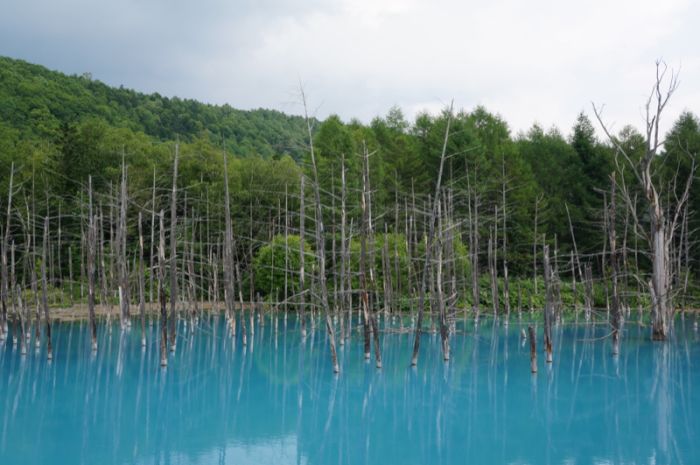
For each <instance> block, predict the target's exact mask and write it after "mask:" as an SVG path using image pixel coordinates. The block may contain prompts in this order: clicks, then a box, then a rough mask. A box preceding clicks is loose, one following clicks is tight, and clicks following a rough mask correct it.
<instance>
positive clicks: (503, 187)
mask: <svg viewBox="0 0 700 465" xmlns="http://www.w3.org/2000/svg"><path fill="white" fill-rule="evenodd" d="M501 163H502V167H501V169H502V176H503V180H502V183H501V195H502V201H503V207H502V208H503V309H504V311H505V314H506V323H508V318H509V317H510V290H509V289H508V245H507V244H508V229H506V218H507V214H506V211H507V209H506V164H505V159H504V158H502V159H501Z"/></svg>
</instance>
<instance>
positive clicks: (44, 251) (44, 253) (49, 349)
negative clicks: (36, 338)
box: [41, 216, 53, 360]
mask: <svg viewBox="0 0 700 465" xmlns="http://www.w3.org/2000/svg"><path fill="white" fill-rule="evenodd" d="M48 248H49V217H48V216H47V217H45V218H44V242H43V247H42V248H41V306H42V307H43V309H44V320H45V323H46V353H47V357H48V359H49V360H52V359H53V346H52V345H51V315H49V300H48V289H47V288H48V283H47V282H46V280H47V278H46V261H47V257H48Z"/></svg>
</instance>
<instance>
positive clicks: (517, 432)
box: [0, 317, 700, 465]
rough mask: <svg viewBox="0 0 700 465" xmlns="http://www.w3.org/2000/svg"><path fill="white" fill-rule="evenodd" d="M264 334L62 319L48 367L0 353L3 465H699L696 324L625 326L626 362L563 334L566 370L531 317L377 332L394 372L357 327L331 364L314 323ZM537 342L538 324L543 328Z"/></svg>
mask: <svg viewBox="0 0 700 465" xmlns="http://www.w3.org/2000/svg"><path fill="white" fill-rule="evenodd" d="M296 323H297V322H296V320H294V319H292V318H291V317H290V319H289V322H288V324H287V327H286V329H285V326H284V323H283V321H282V320H280V321H279V331H275V329H274V324H273V323H272V322H271V321H269V320H268V321H267V323H266V324H265V325H263V326H258V327H257V328H256V332H255V335H254V337H253V338H252V340H251V342H249V344H248V346H247V347H246V348H245V349H244V348H242V347H241V346H240V345H237V346H236V345H234V344H233V343H232V341H231V340H230V339H229V338H226V337H222V335H223V331H222V329H223V320H221V319H219V320H211V321H207V322H202V323H200V325H199V327H198V328H197V330H196V331H195V332H194V333H187V332H186V330H185V327H184V326H181V327H180V331H179V339H178V345H177V352H176V354H175V355H174V356H172V355H171V356H170V358H169V366H168V368H167V369H165V370H163V369H161V368H160V366H159V356H158V341H157V339H154V338H153V337H149V340H148V341H149V343H148V346H147V347H146V349H144V350H142V348H141V343H140V331H139V330H136V329H132V330H131V332H127V333H122V332H121V331H120V330H119V329H118V327H117V326H114V327H113V328H114V329H113V331H112V332H111V334H109V332H108V331H107V329H106V327H105V326H101V327H100V341H101V342H100V350H99V352H98V354H97V355H96V356H93V355H91V353H90V343H89V335H88V330H87V327H86V326H85V325H84V324H80V323H74V324H56V325H55V326H54V360H53V362H51V363H49V362H47V361H46V357H45V353H44V352H43V350H44V349H43V348H42V352H41V353H40V354H37V353H35V352H34V349H33V345H32V349H31V350H30V352H29V354H28V355H27V356H24V357H22V356H20V355H19V351H18V349H17V348H14V347H13V346H12V344H11V343H10V344H8V343H7V342H5V343H4V345H3V346H2V347H1V348H0V422H1V423H0V464H3V465H10V464H171V465H179V464H385V465H403V464H445V465H448V464H533V465H534V464H671V463H673V464H697V463H700V441H698V440H697V438H698V437H699V436H697V434H698V433H700V410H698V409H699V408H700V370H698V369H697V367H695V366H694V364H695V363H697V361H698V360H699V358H700V344H699V343H698V341H699V338H698V334H697V333H696V332H695V331H693V328H692V325H690V327H689V328H687V329H686V328H684V327H682V326H681V325H680V322H679V324H678V325H677V328H676V335H675V337H674V339H673V341H672V342H669V343H665V344H664V343H652V342H650V341H648V339H649V337H648V336H649V335H648V330H646V329H644V330H639V329H638V328H637V327H636V326H630V327H628V328H627V329H626V332H625V336H624V339H623V343H622V348H621V354H620V356H619V358H617V359H614V358H613V357H611V356H610V345H609V344H610V342H609V341H608V340H607V339H600V338H601V337H602V336H604V335H605V334H607V332H608V330H607V329H606V328H605V327H602V326H599V327H597V328H587V327H583V326H580V327H572V326H564V327H559V328H557V330H556V331H555V340H554V343H555V353H554V363H553V364H552V365H550V366H545V364H544V363H543V358H544V357H542V354H540V357H539V359H540V360H539V362H540V363H539V373H538V374H537V375H534V376H533V375H531V374H530V369H529V368H530V366H529V347H527V346H523V345H522V344H521V341H520V337H519V332H520V326H518V325H517V324H513V323H511V325H510V327H509V328H504V327H503V326H499V325H493V324H492V323H491V322H485V323H483V324H482V325H481V327H480V328H479V329H478V330H477V329H474V327H473V326H471V325H469V326H467V329H466V331H464V332H463V333H461V334H458V335H455V336H454V337H453V338H452V360H451V361H450V362H449V363H448V364H445V363H443V362H442V360H441V356H440V349H439V339H438V337H437V336H436V335H431V334H427V335H425V337H424V338H423V344H422V347H421V358H420V362H419V366H418V368H417V369H412V368H410V367H409V366H408V365H409V360H410V351H411V343H412V335H408V334H386V335H384V337H383V338H382V347H383V356H384V368H383V369H382V370H377V369H376V368H375V367H374V363H366V362H365V361H364V360H363V356H362V344H361V339H360V336H359V335H355V336H353V339H352V340H350V341H349V344H346V345H345V346H344V347H341V348H339V357H340V359H341V369H342V373H341V374H340V376H334V375H333V374H332V373H331V370H330V362H329V358H328V350H327V340H326V338H325V334H324V333H323V332H322V331H321V330H320V329H318V330H316V331H314V332H312V333H311V335H310V336H309V337H308V338H307V340H306V341H305V342H304V343H302V341H300V338H299V331H298V329H297V326H296ZM539 334H541V331H540V333H539Z"/></svg>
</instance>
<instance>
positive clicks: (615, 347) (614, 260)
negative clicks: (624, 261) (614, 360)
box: [608, 173, 622, 355]
mask: <svg viewBox="0 0 700 465" xmlns="http://www.w3.org/2000/svg"><path fill="white" fill-rule="evenodd" d="M610 181H611V182H610V210H609V212H608V239H609V241H610V269H611V270H612V279H611V284H612V315H611V316H612V321H611V323H612V328H613V331H612V341H613V344H612V353H613V355H617V354H619V352H620V329H621V328H620V327H621V324H622V314H621V311H620V290H619V286H618V279H619V274H620V265H619V260H618V251H617V234H616V229H615V223H616V221H615V220H616V218H617V211H616V206H617V203H616V201H615V198H616V197H617V192H616V191H617V189H616V187H617V183H616V179H615V173H613V174H612V175H611V176H610Z"/></svg>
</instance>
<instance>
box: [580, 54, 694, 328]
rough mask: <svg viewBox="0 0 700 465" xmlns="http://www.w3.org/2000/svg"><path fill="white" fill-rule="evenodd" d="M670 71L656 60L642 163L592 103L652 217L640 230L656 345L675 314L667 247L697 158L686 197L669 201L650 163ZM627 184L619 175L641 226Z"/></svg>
mask: <svg viewBox="0 0 700 465" xmlns="http://www.w3.org/2000/svg"><path fill="white" fill-rule="evenodd" d="M666 73H667V67H666V65H665V64H662V63H661V62H658V61H657V63H656V79H655V82H654V85H653V87H652V91H651V93H650V95H649V98H648V100H647V102H646V106H645V110H646V125H645V129H646V134H645V153H644V155H643V156H642V157H641V159H639V160H638V161H636V160H634V159H633V157H632V156H631V154H629V153H628V152H627V150H626V149H625V148H624V147H623V146H622V145H621V144H620V143H619V142H618V139H617V138H615V137H614V136H613V135H612V134H611V133H610V132H609V130H608V127H607V126H606V125H605V124H604V123H603V120H602V108H599V107H596V106H595V105H593V111H594V113H595V115H596V118H597V119H598V122H599V123H600V125H601V127H602V128H603V131H604V132H605V134H606V136H607V137H608V139H609V140H610V142H611V143H612V145H613V146H614V147H615V149H616V150H617V153H618V154H619V155H621V157H622V160H620V157H616V158H615V161H616V167H617V171H619V172H620V173H624V171H625V170H629V171H631V172H632V174H633V175H634V178H635V180H636V182H637V184H638V187H639V188H640V189H641V190H642V192H643V194H644V195H643V200H644V202H645V207H646V210H647V212H646V216H648V221H649V228H648V229H649V230H650V234H646V233H645V232H644V231H646V230H647V227H645V226H641V225H640V227H639V228H637V231H638V232H640V233H641V234H642V236H643V238H644V239H645V240H646V242H647V243H648V244H649V248H650V252H651V263H652V274H651V279H650V281H649V291H650V294H651V325H652V339H653V340H656V341H662V340H666V338H667V337H668V333H669V329H670V324H671V321H672V319H673V316H674V313H675V309H674V308H673V305H672V303H671V302H670V297H671V291H672V285H673V282H672V271H671V263H670V257H669V256H670V253H669V248H670V245H671V242H672V240H673V237H674V234H675V231H676V228H677V227H678V226H679V219H680V218H681V215H682V212H683V210H684V205H685V203H686V202H687V201H688V197H689V193H690V186H691V183H692V179H693V173H694V171H695V160H694V157H692V155H691V154H690V153H688V155H689V156H691V158H693V162H692V166H691V170H690V175H689V176H688V179H687V182H686V186H685V189H684V191H683V193H682V194H681V195H680V196H676V198H675V199H674V200H675V201H674V202H671V201H669V200H667V199H668V198H669V197H670V195H669V193H668V192H664V191H663V190H662V189H663V186H662V185H661V183H660V182H659V181H658V180H657V179H656V178H655V176H654V171H655V170H654V169H652V165H653V164H654V160H655V159H656V158H657V154H658V151H659V148H660V147H661V146H662V145H663V140H662V139H661V138H660V136H659V128H660V120H661V116H662V113H663V111H664V110H665V108H666V105H667V104H668V102H669V100H670V98H671V96H672V95H673V94H674V92H675V91H676V89H677V87H678V75H677V74H675V73H674V72H673V71H672V72H671V75H670V78H669V79H668V80H667V79H666ZM663 87H665V88H663ZM624 180H625V178H624V176H623V175H621V177H620V182H621V183H622V184H621V185H620V188H621V194H622V198H623V200H624V202H625V203H626V205H627V208H628V209H629V210H630V212H631V213H632V216H633V219H634V221H635V222H636V223H637V224H640V222H641V220H642V219H643V217H641V215H637V211H636V205H635V201H634V197H633V194H632V193H631V192H630V189H629V187H628V186H627V185H626V183H625V182H624ZM674 194H675V193H674Z"/></svg>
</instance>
